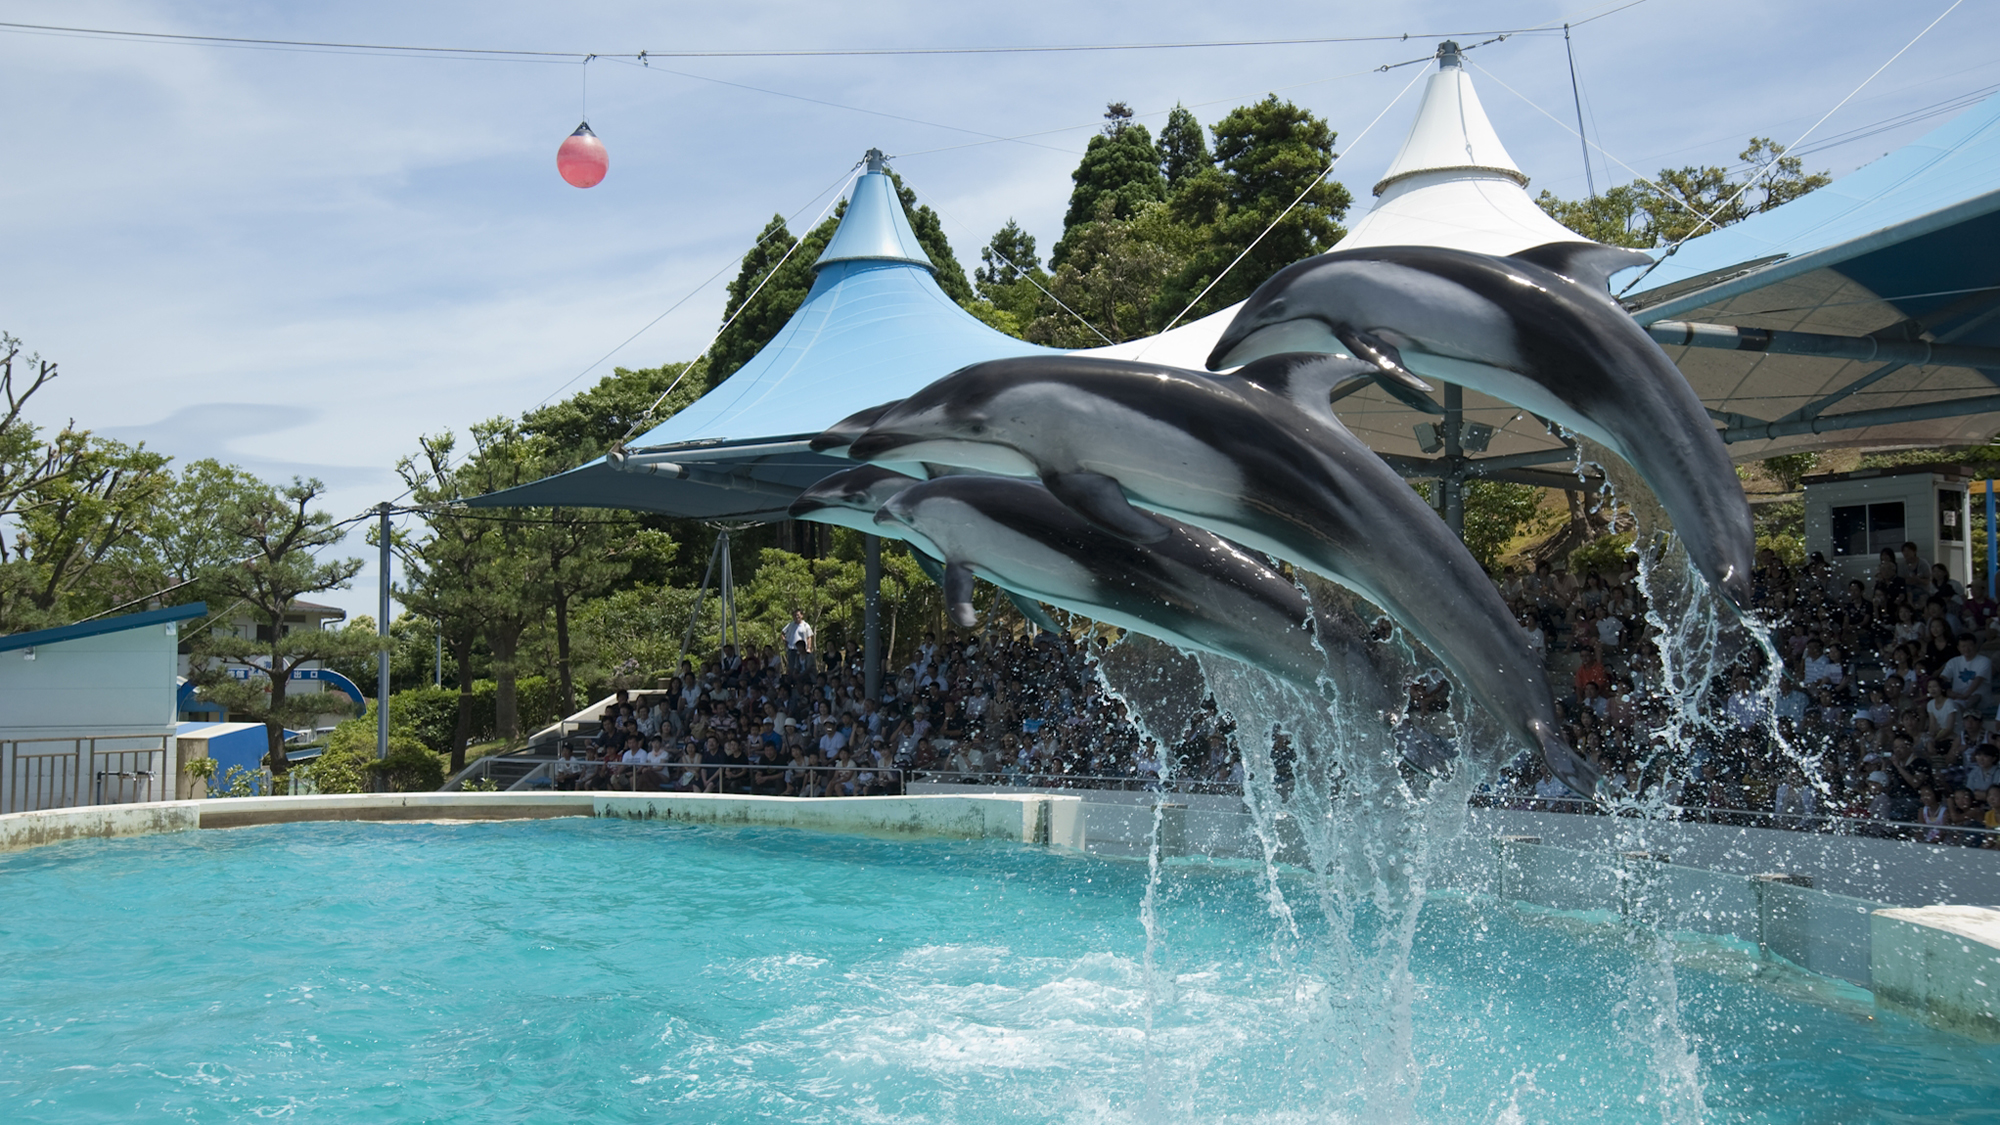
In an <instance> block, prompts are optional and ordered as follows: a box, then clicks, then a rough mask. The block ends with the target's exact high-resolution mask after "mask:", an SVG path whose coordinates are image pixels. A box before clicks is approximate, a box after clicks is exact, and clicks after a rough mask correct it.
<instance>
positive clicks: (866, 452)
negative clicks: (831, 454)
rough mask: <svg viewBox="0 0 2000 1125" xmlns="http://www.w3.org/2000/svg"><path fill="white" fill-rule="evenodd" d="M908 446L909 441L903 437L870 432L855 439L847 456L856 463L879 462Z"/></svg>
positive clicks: (849, 447)
mask: <svg viewBox="0 0 2000 1125" xmlns="http://www.w3.org/2000/svg"><path fill="white" fill-rule="evenodd" d="M907 444H909V441H908V439H906V438H904V437H902V436H901V435H898V434H884V433H876V432H875V431H874V430H870V431H868V432H867V433H865V434H862V435H861V436H860V437H858V438H855V439H854V443H853V444H852V445H849V446H848V447H847V456H848V458H849V459H851V460H855V461H879V460H881V459H882V458H883V457H885V456H886V455H888V454H890V453H894V452H895V451H896V450H897V449H898V448H900V447H902V446H904V445H907Z"/></svg>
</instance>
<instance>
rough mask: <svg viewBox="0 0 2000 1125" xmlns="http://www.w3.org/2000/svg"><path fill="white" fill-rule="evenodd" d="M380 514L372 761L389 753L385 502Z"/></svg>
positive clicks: (387, 534)
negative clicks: (379, 647) (379, 599)
mask: <svg viewBox="0 0 2000 1125" xmlns="http://www.w3.org/2000/svg"><path fill="white" fill-rule="evenodd" d="M375 510H376V511H377V512H379V513H380V514H381V517H382V582H381V586H382V613H381V616H379V617H377V618H376V620H375V632H376V634H377V635H378V636H380V637H381V638H382V650H381V651H380V652H378V653H376V654H375V760H376V761H381V760H382V759H383V758H386V757H388V756H389V502H388V501H387V500H384V501H382V502H381V503H380V504H377V505H376V506H375Z"/></svg>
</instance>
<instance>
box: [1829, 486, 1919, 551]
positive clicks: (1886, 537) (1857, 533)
mask: <svg viewBox="0 0 2000 1125" xmlns="http://www.w3.org/2000/svg"><path fill="white" fill-rule="evenodd" d="M1831 515H1832V521H1833V553H1834V555H1835V556H1842V555H1872V554H1875V553H1876V552H1878V551H1880V550H1882V549H1883V548H1884V547H1887V548H1889V549H1890V550H1898V549H1900V548H1901V547H1902V546H1903V504H1902V501H1900V500H1898V501H1896V502H1894V503H1889V504H1850V505H1847V506H1845V507H1840V508H1835V509H1833V512H1832V513H1831Z"/></svg>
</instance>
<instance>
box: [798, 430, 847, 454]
mask: <svg viewBox="0 0 2000 1125" xmlns="http://www.w3.org/2000/svg"><path fill="white" fill-rule="evenodd" d="M847 445H848V435H846V434H837V433H833V432H831V431H829V432H827V433H823V434H821V435H819V436H818V437H816V438H814V439H812V440H811V441H809V442H807V443H806V448H807V449H810V450H812V451H813V452H814V453H825V454H828V455H830V456H834V457H844V456H846V452H845V450H846V449H847Z"/></svg>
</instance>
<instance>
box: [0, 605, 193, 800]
mask: <svg viewBox="0 0 2000 1125" xmlns="http://www.w3.org/2000/svg"><path fill="white" fill-rule="evenodd" d="M207 612H208V607H207V606H206V605H203V604H202V603H200V602H195V603H193V604H191V605H180V606H172V607H169V608H166V609H153V610H147V611H145V612H143V613H128V614H123V615H121V616H118V617H100V618H97V619H95V620H91V621H80V622H78V623H76V624H74V625H64V626H62V627H60V628H56V629H39V630H36V631H34V632H28V633H15V634H12V635H10V636H5V637H0V812H22V811H26V810H29V809H41V808H60V807H68V806H73V805H88V804H100V803H115V802H126V801H146V800H155V801H157V800H168V799H170V798H172V797H173V796H174V795H175V792H174V790H175V776H176V774H177V772H178V769H179V765H178V761H177V759H176V757H175V747H174V732H175V718H176V710H177V701H176V695H177V690H176V679H177V677H176V676H175V668H176V653H177V650H178V648H179V645H180V625H181V622H183V621H186V620H188V619H190V618H195V617H200V616H202V615H203V614H205V613H207Z"/></svg>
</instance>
